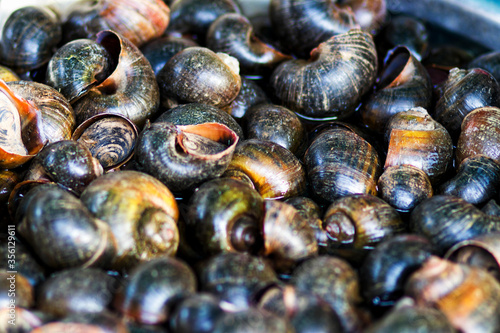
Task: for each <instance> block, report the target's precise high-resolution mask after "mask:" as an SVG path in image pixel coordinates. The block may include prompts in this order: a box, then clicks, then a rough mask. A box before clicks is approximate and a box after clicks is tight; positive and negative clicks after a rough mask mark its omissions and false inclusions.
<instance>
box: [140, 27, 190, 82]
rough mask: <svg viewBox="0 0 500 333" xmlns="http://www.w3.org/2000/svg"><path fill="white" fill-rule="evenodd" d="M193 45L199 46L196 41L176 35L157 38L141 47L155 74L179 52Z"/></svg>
mask: <svg viewBox="0 0 500 333" xmlns="http://www.w3.org/2000/svg"><path fill="white" fill-rule="evenodd" d="M191 46H198V44H196V42H195V41H193V40H191V39H188V38H182V37H175V36H163V37H160V38H156V39H154V40H152V41H150V42H148V43H147V44H145V45H143V46H142V47H141V52H142V54H144V56H145V57H146V59H148V61H149V63H150V64H151V67H152V68H153V71H154V72H155V75H158V73H159V72H160V70H161V69H162V68H163V66H165V64H166V63H167V61H169V60H170V58H172V57H173V56H174V55H175V54H176V53H177V52H180V51H182V50H184V49H185V48H188V47H191Z"/></svg>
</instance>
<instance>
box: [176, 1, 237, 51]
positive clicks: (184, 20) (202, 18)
mask: <svg viewBox="0 0 500 333" xmlns="http://www.w3.org/2000/svg"><path fill="white" fill-rule="evenodd" d="M170 10H171V12H170V25H169V26H168V29H167V31H168V32H172V33H180V34H184V35H186V34H187V35H194V36H193V37H195V39H196V40H199V41H200V43H204V42H205V39H206V38H205V36H206V34H207V31H208V29H209V27H210V25H211V24H212V23H213V22H214V21H215V20H216V19H217V18H218V17H220V16H222V15H224V14H226V13H241V10H240V7H239V5H238V2H236V1H233V0H211V1H200V0H177V1H174V2H173V3H172V4H171V6H170Z"/></svg>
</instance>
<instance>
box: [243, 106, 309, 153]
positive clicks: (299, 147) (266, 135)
mask: <svg viewBox="0 0 500 333" xmlns="http://www.w3.org/2000/svg"><path fill="white" fill-rule="evenodd" d="M245 121H246V133H247V136H248V138H249V139H259V140H267V141H272V142H275V143H277V144H279V145H280V146H283V147H285V148H286V149H288V150H290V151H291V152H292V153H294V154H296V155H297V156H300V154H301V152H303V151H304V150H305V146H306V144H307V142H306V130H305V127H304V125H302V122H301V121H300V118H299V117H297V115H296V114H295V113H293V112H292V111H290V110H288V109H287V108H285V107H283V106H279V105H274V104H266V103H260V104H258V105H256V106H253V107H251V108H250V109H249V110H248V111H247V112H246V115H245Z"/></svg>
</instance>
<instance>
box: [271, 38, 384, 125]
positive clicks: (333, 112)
mask: <svg viewBox="0 0 500 333" xmlns="http://www.w3.org/2000/svg"><path fill="white" fill-rule="evenodd" d="M377 66H378V65H377V52H376V49H375V44H374V42H373V38H372V36H371V35H370V34H368V33H365V32H363V31H361V30H356V29H354V30H350V31H349V32H346V33H343V34H340V35H336V36H334V37H332V38H330V39H328V40H327V41H326V42H324V43H321V44H320V45H319V46H318V47H317V48H315V49H314V50H313V51H312V52H311V58H310V60H308V61H306V60H302V59H296V60H288V61H285V62H283V63H281V64H280V65H279V66H278V67H277V68H276V69H275V70H274V71H273V73H272V75H271V78H270V86H271V90H272V92H273V95H274V96H275V97H276V99H277V100H278V101H279V102H280V104H281V105H283V106H285V107H287V108H289V109H290V110H292V111H295V112H298V113H299V115H303V116H304V118H306V119H325V118H346V117H348V116H349V115H351V114H352V112H354V110H355V108H356V107H357V106H358V104H359V103H360V101H361V97H362V96H363V95H364V94H365V93H366V92H368V91H369V90H370V89H371V87H372V84H373V83H374V82H375V77H376V74H377Z"/></svg>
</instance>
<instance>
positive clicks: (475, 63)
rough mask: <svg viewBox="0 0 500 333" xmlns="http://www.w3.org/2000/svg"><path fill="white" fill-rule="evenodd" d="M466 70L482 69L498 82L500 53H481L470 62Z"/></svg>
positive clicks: (499, 76) (499, 77)
mask: <svg viewBox="0 0 500 333" xmlns="http://www.w3.org/2000/svg"><path fill="white" fill-rule="evenodd" d="M467 68H469V69H471V68H482V69H484V70H485V71H487V72H489V73H490V74H491V75H493V77H494V78H495V80H497V82H498V81H499V80H500V52H498V51H491V52H487V53H483V54H481V55H479V56H478V57H477V58H475V59H473V60H472V61H470V62H469V64H468V65H467Z"/></svg>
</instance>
